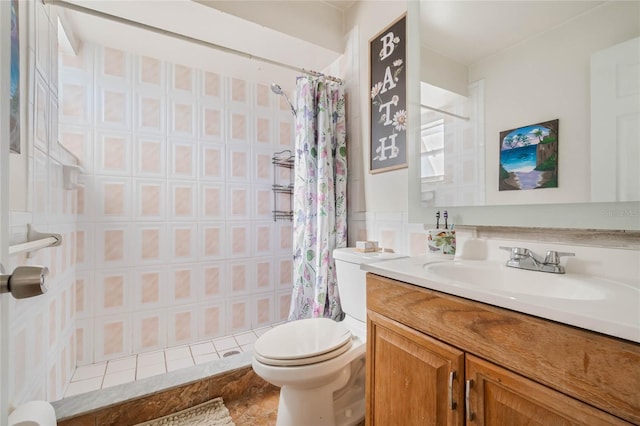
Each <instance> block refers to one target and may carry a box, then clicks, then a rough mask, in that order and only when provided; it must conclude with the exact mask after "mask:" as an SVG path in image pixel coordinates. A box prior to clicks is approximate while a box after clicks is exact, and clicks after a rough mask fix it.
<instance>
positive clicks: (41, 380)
mask: <svg viewBox="0 0 640 426" xmlns="http://www.w3.org/2000/svg"><path fill="white" fill-rule="evenodd" d="M20 6H21V8H20V12H21V13H22V14H23V15H22V19H21V24H24V29H25V32H24V35H25V37H24V38H23V39H22V40H21V43H24V46H25V50H24V53H25V56H26V60H25V61H24V64H25V67H24V68H23V69H22V70H21V78H22V79H24V86H23V87H24V88H25V91H24V94H23V106H22V107H21V108H23V109H24V111H25V115H26V117H25V120H24V121H23V122H22V127H21V130H22V132H23V136H22V153H21V154H20V156H19V157H18V158H16V160H17V162H12V163H11V167H14V166H15V165H16V164H19V173H15V174H14V173H13V172H14V170H12V180H11V182H10V184H9V191H10V192H18V193H20V194H18V195H19V197H17V198H20V199H21V200H22V201H21V202H19V203H17V205H15V204H12V206H11V209H12V211H11V214H10V218H9V220H10V232H11V243H18V242H22V241H25V240H26V225H27V224H32V225H33V226H34V228H35V229H36V230H38V231H41V232H54V233H58V234H61V235H62V239H63V243H62V245H61V246H59V247H51V248H44V249H41V250H39V251H37V252H35V253H34V256H33V257H31V258H27V257H26V255H25V254H24V253H22V254H18V255H14V256H12V257H11V258H10V259H9V262H7V263H5V267H7V270H9V271H11V270H12V269H13V268H15V267H16V266H20V265H25V264H26V265H44V266H47V267H48V268H49V271H50V272H49V275H48V277H47V278H46V283H47V287H48V291H47V292H46V293H45V294H44V295H41V296H37V297H35V298H29V299H24V300H15V299H12V298H10V299H9V303H8V305H9V307H8V308H9V318H10V319H9V320H10V324H11V327H10V332H9V334H8V336H3V337H4V338H5V339H6V340H8V348H9V371H8V372H6V374H7V382H8V385H7V388H6V392H7V393H8V400H9V404H10V406H17V405H19V404H20V403H23V402H26V401H29V400H34V399H46V400H50V401H51V400H56V399H59V398H61V397H62V395H63V392H64V389H65V387H66V385H67V383H68V381H69V379H70V378H71V374H72V373H73V370H74V368H75V335H74V331H75V327H74V284H75V259H74V253H75V220H76V216H75V208H74V206H75V193H74V191H67V190H65V189H64V188H63V173H62V166H63V165H65V164H73V163H74V162H75V159H74V158H73V157H72V156H71V155H70V154H69V153H68V152H66V151H65V150H63V149H62V148H61V147H60V145H59V144H58V143H57V129H58V115H57V112H58V84H57V83H58V82H57V66H58V62H57V55H56V53H57V14H56V9H55V8H53V7H51V6H49V5H43V4H42V2H40V1H35V0H31V1H28V2H26V1H25V2H20ZM14 200H15V198H14ZM25 207H26V208H25ZM25 210H26V211H25ZM3 374H4V372H3ZM2 391H3V392H4V391H5V388H4V387H3V389H2Z"/></svg>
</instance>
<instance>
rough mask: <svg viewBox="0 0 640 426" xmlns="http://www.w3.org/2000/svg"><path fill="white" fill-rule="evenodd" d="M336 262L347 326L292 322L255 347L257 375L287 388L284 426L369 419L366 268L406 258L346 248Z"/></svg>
mask: <svg viewBox="0 0 640 426" xmlns="http://www.w3.org/2000/svg"><path fill="white" fill-rule="evenodd" d="M333 257H334V259H335V263H336V274H337V281H338V291H339V294H340V302H341V304H342V310H343V312H344V313H345V318H344V320H343V321H341V322H335V321H333V320H331V319H328V318H311V319H304V320H299V321H292V322H288V323H286V324H281V325H279V326H276V327H274V328H273V329H271V330H269V331H267V332H266V333H264V334H263V335H262V336H260V338H258V340H257V341H256V342H255V343H254V346H253V352H254V356H253V363H252V364H253V370H254V371H255V372H256V374H258V375H259V376H260V377H262V378H263V379H264V380H266V381H267V382H269V383H272V384H273V385H275V386H279V387H280V388H281V389H280V403H279V406H278V420H277V425H278V426H320V425H323V426H324V425H336V426H343V425H355V424H357V423H359V422H361V421H362V419H363V418H364V412H365V401H364V386H365V368H364V367H365V362H364V357H365V351H366V345H365V343H366V339H367V324H366V319H367V304H366V282H365V276H366V273H365V272H364V271H361V270H360V265H361V264H365V263H373V262H378V261H382V260H387V259H394V258H398V257H401V256H400V255H398V254H394V253H377V252H376V253H361V252H357V251H355V249H353V248H342V249H336V250H334V252H333Z"/></svg>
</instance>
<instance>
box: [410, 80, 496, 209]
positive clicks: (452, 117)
mask: <svg viewBox="0 0 640 426" xmlns="http://www.w3.org/2000/svg"><path fill="white" fill-rule="evenodd" d="M483 90H484V84H483V82H482V81H480V82H476V83H473V84H471V85H470V86H469V88H468V96H462V95H460V94H457V93H454V92H451V91H448V90H446V89H443V88H440V87H436V86H434V85H431V84H428V83H424V82H422V83H421V91H420V94H421V100H420V103H421V106H420V109H421V119H420V122H421V127H420V165H421V166H420V169H421V176H420V179H421V181H420V187H421V200H422V204H423V205H424V206H427V207H436V206H476V205H484V136H483V135H484V130H483V120H482V117H483V115H484V114H483V110H482V109H483V108H484V105H483V102H482V99H483Z"/></svg>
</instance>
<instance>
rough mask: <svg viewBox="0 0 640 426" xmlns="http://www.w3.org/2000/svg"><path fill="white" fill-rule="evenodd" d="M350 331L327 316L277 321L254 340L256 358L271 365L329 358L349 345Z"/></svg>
mask: <svg viewBox="0 0 640 426" xmlns="http://www.w3.org/2000/svg"><path fill="white" fill-rule="evenodd" d="M351 345H352V336H351V331H350V330H349V329H348V328H346V327H345V326H344V325H343V324H341V323H338V322H335V321H333V320H331V319H329V318H309V319H303V320H298V321H292V322H289V323H286V324H281V325H279V326H276V327H274V328H272V329H271V330H269V331H267V332H266V333H264V334H263V335H262V336H260V337H259V338H258V340H257V341H256V342H255V343H254V346H253V351H254V356H255V358H256V360H257V361H259V362H261V363H263V364H266V365H273V366H283V367H286V366H300V365H309V364H315V363H318V362H323V361H326V360H329V359H333V358H335V357H337V356H339V355H341V354H343V353H345V352H346V351H348V350H349V349H350V348H351Z"/></svg>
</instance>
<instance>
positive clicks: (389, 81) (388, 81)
mask: <svg viewBox="0 0 640 426" xmlns="http://www.w3.org/2000/svg"><path fill="white" fill-rule="evenodd" d="M387 85H389V87H387ZM394 87H396V82H395V81H393V76H392V75H391V68H390V67H387V69H386V70H384V80H383V81H382V90H381V91H380V93H384V92H386V91H387V90H390V89H393V88H394Z"/></svg>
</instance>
